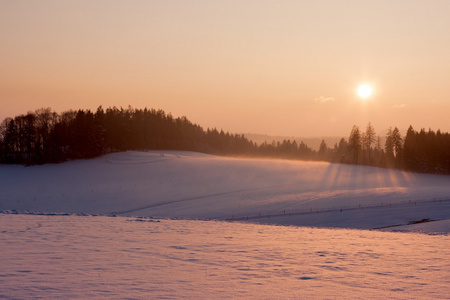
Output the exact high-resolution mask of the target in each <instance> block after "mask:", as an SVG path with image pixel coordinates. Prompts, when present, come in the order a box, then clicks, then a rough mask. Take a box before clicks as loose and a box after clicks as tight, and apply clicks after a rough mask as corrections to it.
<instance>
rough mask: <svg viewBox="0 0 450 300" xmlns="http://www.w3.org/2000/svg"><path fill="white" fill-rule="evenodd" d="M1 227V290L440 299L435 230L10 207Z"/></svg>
mask: <svg viewBox="0 0 450 300" xmlns="http://www.w3.org/2000/svg"><path fill="white" fill-rule="evenodd" d="M0 227H1V230H0V247H1V256H0V266H1V267H0V298H11V299H29V298H44V299H50V298H51V299H55V298H57V299H71V298H78V299H93V298H95V299H99V298H100V299H186V298H189V299H236V298H237V299H274V298H275V299H277V298H278V299H344V298H347V299H448V298H449V293H448V286H449V284H450V276H449V271H450V261H449V259H448V258H449V257H450V247H449V246H450V237H448V236H442V235H441V236H432V235H424V234H415V233H391V232H380V231H368V230H349V229H319V228H308V227H292V226H291V227H289V226H271V225H259V224H242V223H233V222H219V221H195V220H191V221H189V220H154V219H145V218H136V217H128V218H124V217H117V218H111V217H102V216H97V217H93V216H85V217H82V216H44V215H11V214H10V215H8V214H0Z"/></svg>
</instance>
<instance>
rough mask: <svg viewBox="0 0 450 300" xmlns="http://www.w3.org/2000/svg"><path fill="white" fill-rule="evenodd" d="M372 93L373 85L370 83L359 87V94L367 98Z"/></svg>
mask: <svg viewBox="0 0 450 300" xmlns="http://www.w3.org/2000/svg"><path fill="white" fill-rule="evenodd" d="M371 95H372V87H371V86H370V85H368V84H363V85H360V86H359V87H358V96H359V97H360V98H362V99H366V98H368V97H370V96H371Z"/></svg>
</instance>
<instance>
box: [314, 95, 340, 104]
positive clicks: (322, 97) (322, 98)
mask: <svg viewBox="0 0 450 300" xmlns="http://www.w3.org/2000/svg"><path fill="white" fill-rule="evenodd" d="M334 100H335V99H334V98H333V97H324V96H320V97H317V98H316V99H314V101H316V102H318V103H326V102H330V101H334Z"/></svg>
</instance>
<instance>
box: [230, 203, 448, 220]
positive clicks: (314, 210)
mask: <svg viewBox="0 0 450 300" xmlns="http://www.w3.org/2000/svg"><path fill="white" fill-rule="evenodd" d="M430 202H436V203H441V202H450V198H433V199H421V200H408V201H405V202H396V203H379V204H372V205H366V206H364V205H361V204H359V205H358V206H346V207H341V208H335V207H333V208H310V209H307V210H298V211H288V210H283V211H282V212H281V211H279V212H272V213H258V214H253V215H245V216H234V215H232V216H231V218H227V219H224V221H242V220H255V219H263V218H267V219H269V218H271V217H272V218H273V217H288V216H300V215H310V214H320V213H330V212H343V211H351V210H364V209H374V208H383V207H398V206H409V205H417V204H423V203H430Z"/></svg>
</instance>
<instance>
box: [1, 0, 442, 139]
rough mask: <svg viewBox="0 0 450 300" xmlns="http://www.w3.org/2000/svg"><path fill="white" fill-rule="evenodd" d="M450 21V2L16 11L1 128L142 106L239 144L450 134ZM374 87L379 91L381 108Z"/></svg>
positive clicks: (8, 19) (44, 6) (82, 6)
mask: <svg viewBox="0 0 450 300" xmlns="http://www.w3.org/2000/svg"><path fill="white" fill-rule="evenodd" d="M448 11H450V2H449V1H444V0H436V1H432V2H425V1H419V0H417V1H414V0H410V1H406V0H400V1H395V2H392V1H374V2H361V1H294V0H291V1H283V2H281V3H280V2H279V1H258V2H254V1H247V0H244V1H214V0H212V1H206V0H204V1H200V0H199V1H189V2H186V1H143V0H136V1H118V0H109V1H70V2H65V1H57V0H43V1H32V2H30V1H21V0H17V1H10V0H6V1H2V2H0V39H1V41H2V42H1V43H2V46H1V47H0V66H1V67H0V104H1V107H2V109H1V110H0V119H1V120H3V119H4V118H6V117H14V116H16V115H19V114H24V113H26V112H27V111H33V110H35V109H37V108H40V107H51V108H52V109H54V110H55V111H57V112H62V111H65V110H69V109H91V110H95V109H96V108H97V107H98V106H100V105H102V106H103V107H104V108H106V107H111V106H117V107H128V105H131V106H132V107H136V108H144V107H148V108H156V109H163V110H164V111H166V112H167V113H171V114H172V115H174V116H187V118H188V119H189V120H191V121H192V122H194V123H197V124H199V125H201V126H202V127H204V128H208V127H210V128H213V127H216V128H220V129H223V130H225V131H230V132H233V133H261V134H276V135H286V136H347V135H348V134H349V132H350V130H351V128H352V126H353V125H359V126H360V127H363V128H364V127H365V126H366V124H367V123H368V122H369V121H370V122H371V123H372V124H373V126H374V127H375V129H376V130H377V132H379V133H382V132H383V130H385V129H386V128H389V127H390V126H397V127H398V128H400V129H401V130H403V131H405V130H406V129H407V128H408V127H409V125H412V126H413V127H414V128H415V129H420V128H427V129H428V128H433V129H435V130H437V129H441V130H442V131H450V123H449V122H448V116H447V114H446V113H445V112H446V111H449V110H450V88H449V86H448V79H449V78H450V51H449V50H450V18H448ZM362 82H375V83H376V86H374V85H372V84H371V86H372V88H373V94H372V95H371V96H370V97H369V98H370V101H361V100H360V99H359V96H358V94H357V93H355V87H357V86H358V85H359V84H361V83H362ZM362 102H364V103H362Z"/></svg>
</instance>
